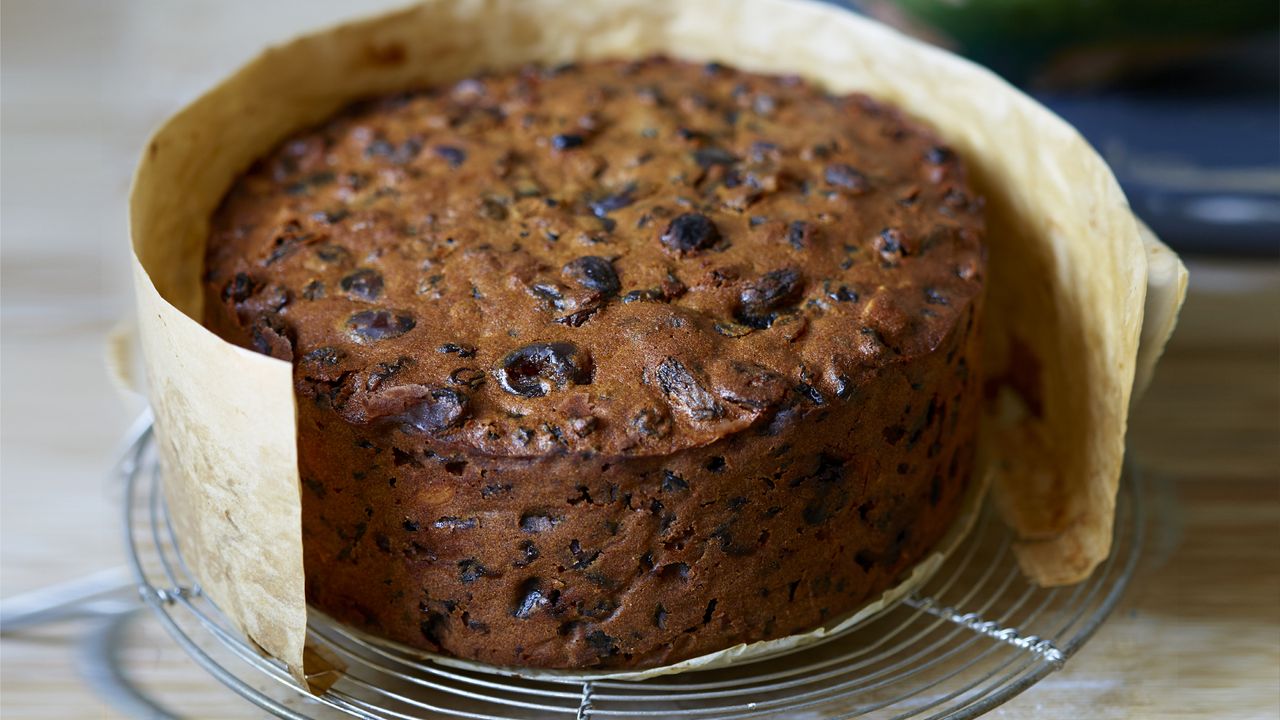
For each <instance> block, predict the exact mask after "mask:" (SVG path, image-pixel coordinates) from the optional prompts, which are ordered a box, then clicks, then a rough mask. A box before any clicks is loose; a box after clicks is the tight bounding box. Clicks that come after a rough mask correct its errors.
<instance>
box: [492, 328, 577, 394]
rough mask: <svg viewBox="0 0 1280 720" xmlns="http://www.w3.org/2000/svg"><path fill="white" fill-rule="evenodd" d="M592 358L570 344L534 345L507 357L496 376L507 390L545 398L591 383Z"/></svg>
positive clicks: (513, 351)
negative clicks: (554, 392)
mask: <svg viewBox="0 0 1280 720" xmlns="http://www.w3.org/2000/svg"><path fill="white" fill-rule="evenodd" d="M591 373H592V364H591V356H590V355H589V354H588V353H586V352H584V351H582V350H579V349H578V346H577V345H574V344H573V343H570V342H550V343H533V344H532V345H525V346H524V347H522V348H517V349H516V350H512V351H511V352H509V353H507V355H506V357H504V358H503V359H502V362H501V363H500V364H499V366H498V368H497V371H496V373H495V374H496V375H497V377H498V382H499V384H500V385H501V386H502V389H503V390H506V391H507V392H509V393H511V394H512V395H520V396H521V397H528V398H534V397H542V396H543V395H546V394H547V393H548V392H550V391H551V389H552V388H553V387H556V388H563V387H565V386H566V385H588V384H590V383H591Z"/></svg>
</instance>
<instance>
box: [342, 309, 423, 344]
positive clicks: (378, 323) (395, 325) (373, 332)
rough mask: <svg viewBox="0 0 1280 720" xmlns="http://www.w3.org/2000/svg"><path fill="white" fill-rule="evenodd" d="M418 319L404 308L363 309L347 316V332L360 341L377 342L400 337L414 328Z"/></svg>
mask: <svg viewBox="0 0 1280 720" xmlns="http://www.w3.org/2000/svg"><path fill="white" fill-rule="evenodd" d="M415 325H417V321H415V320H414V319H413V316H412V315H410V314H409V313H407V312H405V311H403V310H395V311H392V310H361V311H360V312H358V313H355V314H353V315H352V316H351V317H349V318H347V322H346V327H347V332H348V333H349V334H350V335H351V338H352V339H353V340H355V341H356V342H358V343H370V342H377V341H379V340H387V339H390V338H393V337H399V336H401V335H403V334H405V333H407V332H409V331H410V330H412V329H413V328H414V326H415Z"/></svg>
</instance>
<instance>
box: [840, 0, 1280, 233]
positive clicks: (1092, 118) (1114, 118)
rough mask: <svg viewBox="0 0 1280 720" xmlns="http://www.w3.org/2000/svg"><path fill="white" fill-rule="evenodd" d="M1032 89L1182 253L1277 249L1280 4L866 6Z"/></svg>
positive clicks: (1051, 0) (980, 0)
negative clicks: (1109, 169)
mask: <svg viewBox="0 0 1280 720" xmlns="http://www.w3.org/2000/svg"><path fill="white" fill-rule="evenodd" d="M853 5H854V6H855V7H856V8H857V9H859V10H862V11H863V12H865V13H867V14H869V15H871V16H873V17H876V18H878V19H880V20H883V21H885V22H888V23H889V24H892V25H895V26H897V27H899V28H900V29H902V30H904V31H906V32H908V33H910V34H913V35H916V36H918V37H920V38H922V39H925V40H928V41H929V42H932V43H935V44H937V45H941V46H942V47H945V48H948V49H950V50H953V51H956V52H958V53H960V54H963V55H966V56H968V57H970V58H972V59H974V60H976V61H978V62H980V63H982V64H984V65H986V66H988V67H990V68H991V69H993V70H995V71H996V72H999V73H1000V74H1002V75H1004V76H1005V77H1006V78H1008V79H1009V80H1010V81H1011V82H1014V83H1016V84H1018V85H1021V86H1022V87H1024V88H1026V89H1027V90H1028V91H1030V92H1031V93H1032V94H1033V95H1035V96H1036V98H1037V99H1039V100H1040V101H1041V102H1043V103H1045V104H1046V105H1048V106H1049V107H1050V108H1052V109H1054V110H1055V111H1056V112H1058V113H1059V114H1060V115H1062V116H1063V117H1064V118H1066V119H1067V121H1068V122H1070V123H1071V124H1073V125H1075V126H1076V127H1077V128H1078V129H1079V130H1080V131H1081V132H1082V133H1083V134H1084V135H1085V137H1087V138H1088V139H1089V141H1090V142H1091V143H1093V145H1094V147H1096V148H1097V149H1098V151H1099V152H1101V153H1102V154H1103V156H1104V157H1106V159H1107V162H1109V163H1110V164H1111V167H1112V168H1113V169H1114V170H1115V173H1116V175H1117V177H1119V178H1120V182H1121V183H1122V184H1123V185H1124V188H1125V192H1126V193H1127V194H1128V196H1129V201H1130V203H1131V204H1132V205H1133V208H1134V210H1135V211H1136V212H1137V214H1138V215H1139V216H1140V217H1141V218H1142V219H1143V220H1145V221H1146V222H1147V223H1148V224H1149V225H1151V227H1152V228H1153V229H1154V230H1155V231H1156V233H1157V234H1159V235H1160V236H1161V238H1162V239H1164V240H1165V242H1167V243H1169V244H1170V245H1172V246H1173V247H1174V248H1175V249H1177V250H1179V251H1182V252H1199V253H1214V254H1230V255H1262V256H1271V257H1276V256H1278V255H1280V3H1278V2H1277V1H1276V0H1225V1H1224V2H1205V1H1204V0H1101V1H1099V0H855V1H854V2H853Z"/></svg>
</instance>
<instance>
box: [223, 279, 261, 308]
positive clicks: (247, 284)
mask: <svg viewBox="0 0 1280 720" xmlns="http://www.w3.org/2000/svg"><path fill="white" fill-rule="evenodd" d="M256 286H257V283H255V282H254V280H253V278H251V277H249V276H248V275H247V274H246V273H242V272H239V273H236V275H235V277H233V278H231V279H230V280H228V281H227V284H226V285H225V286H223V288H222V301H223V302H233V303H242V302H244V301H245V300H248V299H249V296H251V295H253V291H254V288H255V287H256Z"/></svg>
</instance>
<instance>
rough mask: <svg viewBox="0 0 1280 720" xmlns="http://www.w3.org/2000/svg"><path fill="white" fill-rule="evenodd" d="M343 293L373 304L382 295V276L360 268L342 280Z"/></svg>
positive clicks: (373, 271)
mask: <svg viewBox="0 0 1280 720" xmlns="http://www.w3.org/2000/svg"><path fill="white" fill-rule="evenodd" d="M340 285H341V287H342V292H344V293H346V294H347V295H348V296H349V297H351V298H352V299H354V300H364V301H366V302H373V301H374V300H377V299H378V297H379V296H380V295H382V274H381V273H379V272H378V271H377V270H372V269H370V268H360V269H359V270H356V271H355V272H353V273H351V274H350V275H347V276H346V277H344V278H342V282H341V283H340Z"/></svg>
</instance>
